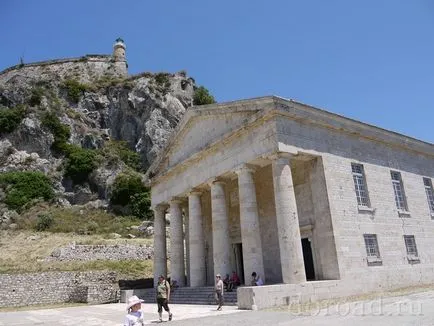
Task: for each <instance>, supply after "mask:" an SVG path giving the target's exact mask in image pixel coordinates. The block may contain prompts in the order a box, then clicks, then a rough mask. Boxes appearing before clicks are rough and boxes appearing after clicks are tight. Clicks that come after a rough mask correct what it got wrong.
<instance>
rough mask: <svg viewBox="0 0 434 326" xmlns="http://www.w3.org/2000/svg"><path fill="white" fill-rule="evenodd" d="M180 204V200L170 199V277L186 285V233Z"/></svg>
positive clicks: (180, 284)
mask: <svg viewBox="0 0 434 326" xmlns="http://www.w3.org/2000/svg"><path fill="white" fill-rule="evenodd" d="M180 204H181V201H180V200H176V199H174V200H171V201H170V277H171V279H172V280H173V279H174V280H176V281H177V282H178V285H179V286H184V285H185V267H184V234H183V225H182V211H181V206H180Z"/></svg>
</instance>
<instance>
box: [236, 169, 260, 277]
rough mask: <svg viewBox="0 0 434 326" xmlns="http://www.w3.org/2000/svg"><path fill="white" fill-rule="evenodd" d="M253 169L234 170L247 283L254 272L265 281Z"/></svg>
mask: <svg viewBox="0 0 434 326" xmlns="http://www.w3.org/2000/svg"><path fill="white" fill-rule="evenodd" d="M253 172H254V170H253V169H252V168H250V167H248V166H243V167H242V168H240V169H239V170H237V171H236V173H237V174H238V188H239V201H240V227H241V239H242V244H243V261H244V280H245V283H246V284H248V281H249V280H250V275H251V274H252V273H253V272H256V273H257V274H258V275H260V276H261V278H262V280H263V281H264V282H265V275H264V262H263V257H262V244H261V234H260V229H259V215H258V205H257V201H256V190H255V184H254V180H253Z"/></svg>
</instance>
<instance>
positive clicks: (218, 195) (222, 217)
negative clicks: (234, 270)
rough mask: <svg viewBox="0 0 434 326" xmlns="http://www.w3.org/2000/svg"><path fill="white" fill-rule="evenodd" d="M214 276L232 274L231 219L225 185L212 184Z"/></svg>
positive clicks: (218, 181) (215, 182)
mask: <svg viewBox="0 0 434 326" xmlns="http://www.w3.org/2000/svg"><path fill="white" fill-rule="evenodd" d="M210 187H211V210H212V213H211V216H212V239H213V240H212V243H213V261H214V275H216V274H222V275H223V276H224V275H225V274H230V272H231V263H230V248H231V247H230V238H229V219H228V210H227V205H226V195H225V183H224V182H223V181H220V180H214V181H212V182H210Z"/></svg>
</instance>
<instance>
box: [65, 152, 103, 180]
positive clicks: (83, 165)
mask: <svg viewBox="0 0 434 326" xmlns="http://www.w3.org/2000/svg"><path fill="white" fill-rule="evenodd" d="M66 156H67V158H66V164H65V176H67V177H70V178H71V180H72V181H73V182H74V183H75V184H81V183H83V182H85V181H86V180H87V179H88V177H89V174H90V173H91V172H92V171H93V170H95V168H96V167H97V165H98V164H97V158H96V155H95V152H94V151H93V150H91V149H84V148H81V147H78V146H76V145H67V146H66Z"/></svg>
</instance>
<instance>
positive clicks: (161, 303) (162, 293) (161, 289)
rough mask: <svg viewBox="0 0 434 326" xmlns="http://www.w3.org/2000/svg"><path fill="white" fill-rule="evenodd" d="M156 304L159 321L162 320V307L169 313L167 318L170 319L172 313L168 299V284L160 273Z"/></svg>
mask: <svg viewBox="0 0 434 326" xmlns="http://www.w3.org/2000/svg"><path fill="white" fill-rule="evenodd" d="M156 290H157V305H158V317H159V318H160V322H162V321H163V308H164V310H166V311H167V312H168V313H169V320H172V313H171V312H170V308H169V300H170V284H169V282H167V281H166V279H165V277H164V275H160V277H159V278H158V284H157V289H156Z"/></svg>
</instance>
